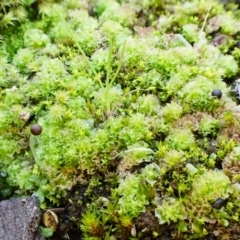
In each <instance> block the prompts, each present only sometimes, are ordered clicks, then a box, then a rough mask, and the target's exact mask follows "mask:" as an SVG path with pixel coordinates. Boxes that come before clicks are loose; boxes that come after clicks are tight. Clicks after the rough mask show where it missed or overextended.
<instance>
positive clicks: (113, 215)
mask: <svg viewBox="0 0 240 240" xmlns="http://www.w3.org/2000/svg"><path fill="white" fill-rule="evenodd" d="M16 12H17V13H18V14H17V13H16ZM0 13H1V15H0V29H1V35H2V43H1V46H0V63H1V64H0V91H1V94H0V108H1V111H0V115H1V117H0V159H1V161H0V194H1V195H2V196H4V197H10V196H21V195H31V194H34V195H36V196H37V197H38V198H39V200H40V202H41V206H42V208H45V207H48V206H50V205H54V204H55V205H57V204H60V203H61V201H62V199H64V198H66V197H67V194H68V193H69V192H70V191H71V190H72V189H73V187H74V186H78V185H80V186H82V185H85V186H87V187H88V190H87V191H86V195H87V196H88V197H89V203H88V205H87V206H86V212H85V213H84V214H83V216H82V217H81V216H79V219H80V220H81V219H82V220H81V221H80V220H79V221H80V222H81V223H79V224H80V226H81V229H82V231H83V233H84V236H85V239H110V238H111V237H115V238H117V239H124V238H122V235H121V232H123V233H124V234H125V236H129V239H130V237H132V239H135V237H136V238H138V239H141V238H142V239H144V232H143V229H137V232H134V231H135V230H134V223H135V221H137V219H139V218H140V217H141V214H144V213H145V212H146V209H147V208H148V209H151V212H152V214H153V215H155V217H156V218H157V219H158V220H159V224H160V225H162V224H173V225H174V226H175V228H174V229H175V230H174V232H173V235H174V234H175V235H176V234H177V235H178V237H179V238H180V239H181V238H182V239H192V238H193V239H199V238H200V237H202V236H205V235H207V234H208V229H207V227H206V225H207V224H210V225H211V226H213V225H214V226H215V225H216V223H217V224H218V225H219V227H222V226H224V227H230V226H231V222H233V221H238V220H239V219H238V215H239V213H240V205H239V196H240V195H239V183H238V181H239V176H240V175H239V174H240V172H239V169H238V168H239V164H238V160H239V136H240V135H239V134H240V121H239V107H238V106H237V103H236V101H235V99H234V97H233V96H231V94H230V87H229V86H228V85H227V84H226V81H225V80H226V79H231V78H233V77H234V76H236V75H237V74H238V73H239V62H240V61H239V59H240V58H239V56H240V54H239V52H238V48H237V45H236V43H237V35H238V34H239V32H240V26H239V16H240V11H239V10H238V8H237V6H236V5H235V4H230V5H228V6H227V8H226V7H224V5H222V4H220V3H219V2H218V1H217V0H210V1H206V0H201V1H199V0H192V1H187V2H186V1H174V0H172V1H155V0H144V1H137V0H121V1H120V0H119V1H116V0H107V1H106V0H91V1H86V0H62V1H1V3H0ZM13 16H14V17H13ZM15 17H16V19H15ZM12 25H13V26H12ZM220 37H222V39H223V40H221V39H220ZM218 38H219V39H220V40H221V41H220V40H219V39H218ZM214 89H220V90H221V91H222V97H221V98H218V97H216V96H212V91H213V90H214ZM36 122H37V123H38V124H40V125H41V127H42V129H43V131H42V133H41V134H40V135H38V136H33V135H31V132H30V127H29V126H30V124H32V123H36ZM219 166H222V167H219ZM102 176H105V177H106V178H103V177H102ZM98 177H99V179H101V181H100V180H99V179H98ZM106 184H108V185H109V187H110V192H111V193H110V194H108V195H107V196H105V193H104V187H103V186H102V185H106ZM96 187H97V188H99V190H98V193H95V194H94V191H93V190H94V189H95V188H96ZM103 196H105V197H104V198H103ZM219 199H222V201H223V202H224V203H226V204H223V205H222V206H220V207H216V208H215V207H214V206H215V205H214V204H215V202H216V201H220V200H219ZM103 200H104V201H103ZM103 202H104V203H103ZM233 209H234V213H233ZM156 231H157V230H156ZM151 234H153V235H154V234H155V235H156V234H161V232H154V233H151ZM111 239H112V238H111Z"/></svg>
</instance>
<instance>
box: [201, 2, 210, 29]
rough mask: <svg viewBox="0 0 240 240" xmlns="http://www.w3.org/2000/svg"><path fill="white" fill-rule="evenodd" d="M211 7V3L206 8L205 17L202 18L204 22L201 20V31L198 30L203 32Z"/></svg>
mask: <svg viewBox="0 0 240 240" xmlns="http://www.w3.org/2000/svg"><path fill="white" fill-rule="evenodd" d="M211 8H212V4H211V5H210V6H209V8H208V11H207V14H206V17H205V19H204V22H203V25H202V28H201V31H200V32H203V30H204V27H205V25H206V22H207V19H208V16H209V13H210V10H211Z"/></svg>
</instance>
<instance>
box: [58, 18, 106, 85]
mask: <svg viewBox="0 0 240 240" xmlns="http://www.w3.org/2000/svg"><path fill="white" fill-rule="evenodd" d="M60 18H61V20H62V21H63V22H64V24H65V26H66V29H68V31H70V34H71V36H72V39H73V41H74V43H75V45H76V46H77V48H78V50H79V51H80V53H81V54H82V56H83V57H84V58H85V60H86V62H87V64H88V65H89V67H90V69H91V70H92V72H93V74H94V75H95V77H96V78H97V81H98V82H99V85H100V86H101V87H103V83H102V81H101V80H100V79H99V77H98V74H97V72H96V70H95V69H94V67H93V66H92V64H91V62H90V60H89V58H88V57H87V55H86V53H85V52H84V50H83V49H82V47H81V46H80V45H79V43H78V41H77V39H76V37H75V35H74V33H73V31H72V29H71V28H70V27H69V26H68V23H67V21H66V20H65V19H64V18H63V16H60Z"/></svg>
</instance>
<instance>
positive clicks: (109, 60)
mask: <svg viewBox="0 0 240 240" xmlns="http://www.w3.org/2000/svg"><path fill="white" fill-rule="evenodd" d="M112 55H113V39H112V37H110V40H109V52H108V62H107V79H106V86H107V87H108V86H109V84H110V83H109V81H110V75H111V70H112V68H111V61H112ZM110 85H111V84H110Z"/></svg>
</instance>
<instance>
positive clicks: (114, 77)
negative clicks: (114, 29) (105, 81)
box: [110, 40, 126, 85]
mask: <svg viewBox="0 0 240 240" xmlns="http://www.w3.org/2000/svg"><path fill="white" fill-rule="evenodd" d="M125 46H126V40H125V41H124V43H123V47H122V51H121V55H120V61H119V64H118V68H117V71H116V72H115V75H114V76H113V78H112V80H111V82H110V85H111V84H112V83H113V82H114V81H115V79H116V78H117V76H118V74H119V71H120V69H121V67H122V64H123V54H124V51H125Z"/></svg>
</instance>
